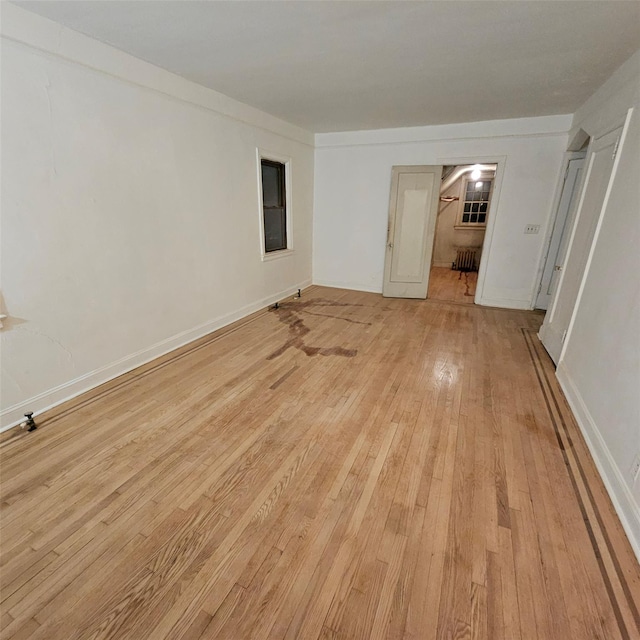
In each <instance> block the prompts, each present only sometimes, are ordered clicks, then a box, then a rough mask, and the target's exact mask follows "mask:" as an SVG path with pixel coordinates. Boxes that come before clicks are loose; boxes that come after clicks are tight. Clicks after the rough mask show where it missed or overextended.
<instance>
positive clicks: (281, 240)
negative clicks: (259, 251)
mask: <svg viewBox="0 0 640 640" xmlns="http://www.w3.org/2000/svg"><path fill="white" fill-rule="evenodd" d="M286 248H287V218H286V213H285V209H284V207H274V208H268V209H265V210H264V250H265V251H266V252H269V251H279V250H280V249H286Z"/></svg>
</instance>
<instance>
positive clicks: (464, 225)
mask: <svg viewBox="0 0 640 640" xmlns="http://www.w3.org/2000/svg"><path fill="white" fill-rule="evenodd" d="M485 180H491V188H490V189H489V199H488V200H487V211H486V214H487V215H486V216H485V219H484V222H462V215H463V213H464V203H465V196H466V194H467V185H468V184H469V183H474V182H483V181H485ZM495 182H496V179H495V174H494V173H493V172H483V173H482V174H481V175H480V177H479V178H478V179H477V180H472V179H471V177H470V174H469V175H467V176H465V177H464V178H463V180H461V187H460V198H459V201H458V202H459V205H458V212H457V214H456V219H455V222H454V225H453V228H454V229H458V230H464V229H486V228H487V222H488V220H489V213H490V212H491V202H492V199H493V189H494V187H495Z"/></svg>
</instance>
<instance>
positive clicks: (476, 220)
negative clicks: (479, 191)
mask: <svg viewBox="0 0 640 640" xmlns="http://www.w3.org/2000/svg"><path fill="white" fill-rule="evenodd" d="M469 222H478V214H477V213H472V214H471V220H470V221H469Z"/></svg>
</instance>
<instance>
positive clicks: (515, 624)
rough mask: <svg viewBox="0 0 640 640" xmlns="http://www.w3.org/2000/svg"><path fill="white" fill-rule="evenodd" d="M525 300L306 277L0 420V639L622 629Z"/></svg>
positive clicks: (599, 517) (616, 556)
mask: <svg viewBox="0 0 640 640" xmlns="http://www.w3.org/2000/svg"><path fill="white" fill-rule="evenodd" d="M541 319H542V316H541V315H539V314H536V313H533V312H519V311H507V310H496V309H488V308H482V307H476V306H469V305H463V304H455V303H438V302H430V301H417V300H391V299H383V298H382V297H380V296H378V295H374V294H366V293H357V292H351V291H341V290H331V289H322V288H313V289H311V290H310V291H308V292H304V293H303V297H302V298H301V299H299V300H288V301H286V302H285V303H284V304H283V306H282V307H281V308H280V309H279V310H270V311H265V312H260V313H258V314H255V315H254V316H253V317H251V318H249V319H248V320H247V321H245V322H241V323H239V324H237V325H234V326H233V327H231V328H230V329H229V330H228V331H225V332H221V334H218V335H215V336H213V337H208V338H205V339H203V340H200V341H199V342H197V343H194V344H192V345H189V346H188V347H187V348H184V349H182V350H181V351H178V352H174V353H173V354H170V355H169V356H166V357H164V358H163V359H160V360H157V361H154V362H153V363H151V364H149V365H147V366H145V367H143V368H141V369H138V370H136V371H135V372H132V373H131V374H128V375H126V376H123V377H121V378H118V379H117V380H115V381H113V382H112V383H110V384H108V385H105V386H104V387H101V388H99V389H97V390H95V391H94V392H92V393H90V394H87V395H86V396H83V397H81V398H79V399H77V400H75V401H73V402H70V403H68V404H67V405H63V406H61V407H59V408H57V409H55V410H53V411H51V412H49V413H48V414H47V415H43V416H41V417H40V419H39V422H40V425H41V426H40V428H39V430H38V431H36V432H34V433H31V434H28V435H27V434H22V435H19V436H17V437H15V438H12V439H8V440H6V441H5V442H4V443H3V445H2V450H1V453H2V458H1V461H2V502H1V514H2V559H1V563H2V565H1V566H2V574H1V576H2V599H3V604H2V616H1V623H2V628H3V630H2V632H1V637H2V638H7V639H8V638H13V639H14V640H15V639H25V638H29V639H32V640H58V639H59V640H79V639H89V638H91V639H94V640H96V639H99V638H131V639H135V640H144V639H147V638H148V639H150V640H164V639H168V638H171V639H176V640H177V639H182V640H197V639H204V638H210V639H220V638H228V639H233V640H245V639H249V638H291V639H294V638H295V639H309V640H311V639H316V638H322V639H324V640H328V639H330V638H331V639H338V638H341V639H355V638H366V639H375V638H411V639H415V640H428V639H445V638H446V639H450V638H484V639H488V640H518V639H521V640H525V639H533V638H543V639H551V640H555V639H557V640H567V639H571V638H573V639H585V640H587V639H589V640H593V639H595V638H599V639H601V640H616V639H637V638H639V637H640V625H639V618H638V604H639V602H640V572H639V567H638V564H637V562H636V561H635V558H634V556H633V554H632V551H631V549H630V547H629V544H628V541H627V540H626V538H625V537H624V534H623V532H622V529H621V526H620V524H619V522H618V520H617V519H616V517H615V514H614V512H613V509H612V506H611V504H610V502H609V500H608V498H607V495H606V493H605V491H604V488H603V486H602V483H601V482H600V480H599V478H598V476H597V473H596V471H595V468H594V465H593V462H592V460H591V459H590V457H589V455H588V453H587V450H586V448H585V445H584V442H583V440H582V438H581V436H580V435H579V432H578V430H577V428H576V425H575V424H574V422H573V420H572V418H571V415H570V413H569V411H568V409H567V406H566V404H565V401H564V399H563V397H562V394H561V393H560V391H559V389H558V387H557V385H556V383H555V378H554V375H553V370H552V367H551V365H550V362H549V360H548V358H547V357H546V354H545V353H544V352H543V351H542V349H541V347H540V345H539V343H538V341H537V339H536V337H535V331H536V330H537V328H538V326H539V324H540V322H541Z"/></svg>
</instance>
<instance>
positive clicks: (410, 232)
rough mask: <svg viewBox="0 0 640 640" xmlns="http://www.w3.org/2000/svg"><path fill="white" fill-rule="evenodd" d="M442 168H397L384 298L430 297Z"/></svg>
mask: <svg viewBox="0 0 640 640" xmlns="http://www.w3.org/2000/svg"><path fill="white" fill-rule="evenodd" d="M441 178H442V165H437V166H424V165H423V166H415V167H413V166H411V167H393V171H392V173H391V197H390V200H389V226H388V229H387V250H386V256H385V264H384V282H383V285H382V295H383V296H386V297H390V298H426V297H427V288H428V286H429V269H430V268H431V254H432V252H433V235H434V233H435V228H436V216H437V212H438V202H439V199H440V180H441Z"/></svg>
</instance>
